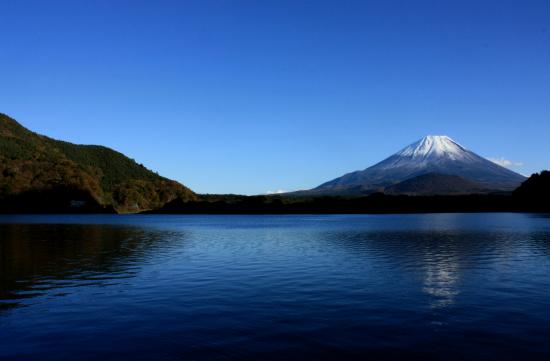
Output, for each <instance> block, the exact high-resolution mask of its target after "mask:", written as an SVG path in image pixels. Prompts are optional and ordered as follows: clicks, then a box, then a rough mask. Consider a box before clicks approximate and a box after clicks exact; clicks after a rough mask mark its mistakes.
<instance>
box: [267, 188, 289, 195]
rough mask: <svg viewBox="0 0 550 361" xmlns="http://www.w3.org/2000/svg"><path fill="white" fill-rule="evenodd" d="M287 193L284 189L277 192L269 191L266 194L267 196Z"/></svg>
mask: <svg viewBox="0 0 550 361" xmlns="http://www.w3.org/2000/svg"><path fill="white" fill-rule="evenodd" d="M286 192H287V191H285V190H284V189H278V190H276V191H267V192H265V194H281V193H286Z"/></svg>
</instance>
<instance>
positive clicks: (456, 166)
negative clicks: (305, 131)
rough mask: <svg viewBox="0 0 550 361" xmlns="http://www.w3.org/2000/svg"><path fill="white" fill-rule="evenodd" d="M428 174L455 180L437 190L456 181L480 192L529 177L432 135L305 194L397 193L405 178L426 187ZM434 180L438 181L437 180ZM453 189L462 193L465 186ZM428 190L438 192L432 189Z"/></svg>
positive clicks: (503, 188)
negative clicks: (398, 185) (458, 180)
mask: <svg viewBox="0 0 550 361" xmlns="http://www.w3.org/2000/svg"><path fill="white" fill-rule="evenodd" d="M425 175H430V177H431V178H434V179H437V181H439V182H445V181H447V182H448V180H449V179H453V182H452V184H451V185H445V186H442V185H440V184H438V185H437V189H449V187H453V184H455V185H456V187H459V185H460V184H468V189H470V190H471V189H476V192H481V193H486V192H492V191H512V190H514V189H515V188H517V187H518V186H519V185H520V184H521V183H522V182H523V181H524V180H525V179H526V178H525V177H524V176H522V175H520V174H518V173H516V172H513V171H511V170H509V169H507V168H504V167H502V166H500V165H498V164H495V163H493V162H491V161H489V160H487V159H485V158H483V157H481V156H479V155H477V154H476V153H474V152H472V151H470V150H468V149H466V148H465V147H463V146H462V145H460V144H459V143H457V142H456V141H454V140H453V139H451V138H450V137H448V136H445V135H428V136H426V137H424V138H422V139H420V140H419V141H417V142H415V143H413V144H411V145H409V146H407V147H405V148H403V149H402V150H400V151H399V152H397V153H395V154H394V155H392V156H390V157H389V158H386V159H385V160H383V161H381V162H380V163H377V164H375V165H373V166H371V167H369V168H367V169H365V170H361V171H356V172H351V173H348V174H345V175H343V176H341V177H338V178H336V179H333V180H331V181H329V182H326V183H323V184H321V185H320V186H318V187H316V188H314V189H312V190H309V191H305V192H304V193H307V194H327V195H328V194H339V195H348V194H349V195H352V194H369V193H374V192H384V190H385V189H387V188H388V189H391V190H392V193H395V190H396V189H400V187H397V186H396V185H397V184H399V183H401V182H404V181H407V189H410V188H411V187H412V188H413V189H414V188H415V187H414V184H412V183H414V182H415V179H418V180H419V181H422V182H423V186H422V187H421V188H422V189H425V188H426V186H425V184H426V179H425V177H421V176H425ZM434 175H441V176H440V177H434ZM449 176H452V177H449ZM457 177H459V178H460V179H461V181H460V182H457V181H456V179H458V178H457ZM431 182H432V183H434V181H433V180H431ZM434 184H435V183H434ZM451 191H452V192H451V193H462V192H461V189H451ZM465 191H466V190H465ZM425 192H427V193H434V192H430V190H429V189H426V190H425ZM299 193H302V192H299ZM435 193H438V192H435Z"/></svg>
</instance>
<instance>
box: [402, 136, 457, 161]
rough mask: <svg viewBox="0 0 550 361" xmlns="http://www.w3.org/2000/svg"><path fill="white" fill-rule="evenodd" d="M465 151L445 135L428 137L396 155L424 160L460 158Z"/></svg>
mask: <svg viewBox="0 0 550 361" xmlns="http://www.w3.org/2000/svg"><path fill="white" fill-rule="evenodd" d="M465 152H467V150H466V149H465V148H464V147H462V146H461V145H460V144H458V143H457V142H455V141H454V140H452V139H451V138H450V137H448V136H446V135H428V136H426V137H424V138H422V139H420V140H419V141H417V142H415V143H413V144H411V145H409V146H408V147H406V148H404V149H402V150H401V151H400V152H398V153H397V154H398V155H400V156H404V157H412V158H418V157H421V158H426V157H429V156H447V157H449V158H452V159H457V158H462V157H463V156H464V153H465Z"/></svg>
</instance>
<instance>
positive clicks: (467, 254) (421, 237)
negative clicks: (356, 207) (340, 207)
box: [325, 229, 518, 309]
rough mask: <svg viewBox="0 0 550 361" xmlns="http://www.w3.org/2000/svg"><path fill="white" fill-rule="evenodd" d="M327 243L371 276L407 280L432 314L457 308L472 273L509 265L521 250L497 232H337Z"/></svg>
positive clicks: (330, 235) (508, 238)
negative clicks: (363, 266) (364, 265)
mask: <svg viewBox="0 0 550 361" xmlns="http://www.w3.org/2000/svg"><path fill="white" fill-rule="evenodd" d="M327 237H328V238H327ZM327 237H325V240H328V241H329V242H331V243H333V244H334V245H337V246H339V247H341V248H343V249H345V250H347V252H348V253H352V254H353V255H354V256H355V257H356V258H358V259H362V260H363V262H366V263H369V264H371V266H372V267H371V268H370V269H372V270H374V271H373V272H376V270H387V271H388V272H389V273H387V274H386V275H385V277H387V278H388V279H396V278H394V277H397V279H399V278H401V279H405V281H403V282H404V283H405V284H415V285H418V288H416V289H417V290H419V291H420V292H422V293H424V294H425V295H427V296H428V300H427V306H428V307H429V308H434V309H438V308H445V307H449V306H452V305H453V304H454V303H455V301H456V297H457V296H458V295H460V293H461V290H462V288H463V286H462V284H461V282H462V281H463V279H464V278H465V277H467V276H469V274H468V273H469V270H470V269H476V270H477V269H479V268H480V267H481V268H482V267H485V266H488V264H484V263H485V262H491V263H494V262H501V261H503V260H506V259H507V258H508V257H511V256H512V252H511V250H512V249H518V246H517V245H512V244H510V237H506V236H505V235H503V234H502V233H499V232H483V231H454V230H441V229H440V230H423V231H417V232H410V231H368V230H365V231H355V232H335V233H330V234H328V235H327ZM481 255H492V256H487V257H486V258H484V257H481ZM493 256H494V257H493ZM365 277H370V276H369V274H365ZM411 280H412V281H413V282H412V283H411V282H410V281H411ZM410 291H411V292H413V290H410Z"/></svg>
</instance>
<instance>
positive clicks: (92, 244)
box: [0, 224, 185, 311]
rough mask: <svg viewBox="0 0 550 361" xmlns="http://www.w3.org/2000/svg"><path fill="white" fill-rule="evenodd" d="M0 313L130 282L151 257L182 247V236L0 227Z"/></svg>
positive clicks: (107, 228)
mask: <svg viewBox="0 0 550 361" xmlns="http://www.w3.org/2000/svg"><path fill="white" fill-rule="evenodd" d="M0 234H1V235H2V239H1V242H0V311H1V310H2V309H7V308H11V307H15V306H18V305H21V304H22V301H23V300H25V299H28V298H32V297H36V296H41V295H44V294H45V293H48V292H51V291H52V290H54V291H55V290H60V289H62V291H60V292H59V293H57V295H65V294H67V292H70V289H71V288H72V287H90V286H108V285H110V284H113V283H116V282H121V280H123V279H125V278H129V277H132V276H134V275H135V274H136V272H138V271H139V268H140V266H141V263H143V262H145V260H146V259H147V257H149V256H150V255H151V254H152V253H153V252H159V251H160V250H162V248H163V247H168V246H173V243H175V242H177V244H178V245H182V244H183V241H184V238H185V237H184V233H183V232H168V231H162V230H154V229H145V228H141V227H138V226H122V225H119V226H116V225H97V224H87V225H79V224H64V225H63V224H30V225H29V224H27V225H25V224H0Z"/></svg>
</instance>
